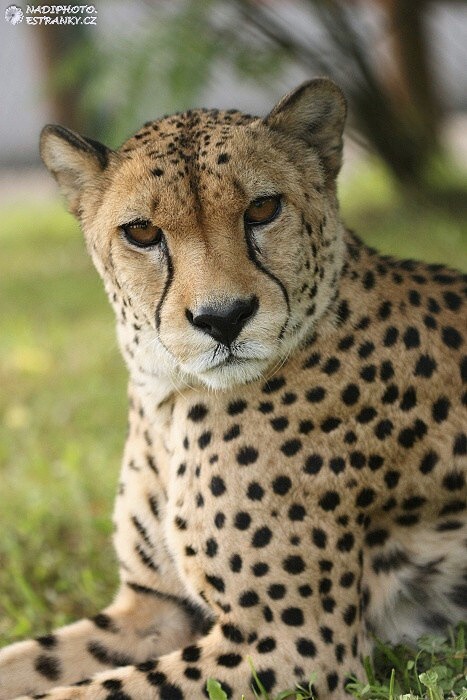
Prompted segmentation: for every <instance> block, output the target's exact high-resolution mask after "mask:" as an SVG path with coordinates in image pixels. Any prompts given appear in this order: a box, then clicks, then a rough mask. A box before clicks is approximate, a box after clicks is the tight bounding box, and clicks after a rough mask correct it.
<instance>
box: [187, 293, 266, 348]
mask: <svg viewBox="0 0 467 700" xmlns="http://www.w3.org/2000/svg"><path fill="white" fill-rule="evenodd" d="M258 306H259V303H258V298H257V297H256V296H252V297H250V299H234V300H233V301H229V302H225V303H224V302H223V303H220V304H216V305H214V304H213V305H212V306H201V307H200V308H199V309H197V310H196V312H195V313H192V312H191V311H190V310H189V309H186V311H185V315H186V317H187V319H188V320H189V322H190V323H191V324H192V325H193V326H195V328H198V329H199V330H201V331H203V333H207V334H208V335H210V336H211V337H212V338H214V340H217V341H218V342H219V343H222V344H223V345H227V346H229V345H230V344H231V343H233V341H234V340H235V338H237V337H238V336H239V335H240V332H241V330H242V328H243V327H244V326H245V325H246V323H247V322H248V321H249V320H250V319H251V318H253V316H254V315H255V313H256V312H257V310H258Z"/></svg>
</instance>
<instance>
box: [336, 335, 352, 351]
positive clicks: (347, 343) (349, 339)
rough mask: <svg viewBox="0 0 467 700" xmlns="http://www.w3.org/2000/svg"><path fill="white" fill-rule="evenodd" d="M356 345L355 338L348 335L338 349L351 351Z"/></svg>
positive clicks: (341, 341)
mask: <svg viewBox="0 0 467 700" xmlns="http://www.w3.org/2000/svg"><path fill="white" fill-rule="evenodd" d="M354 343H355V338H354V336H353V335H346V336H345V337H344V338H342V340H340V341H339V344H338V346H337V347H338V349H339V350H344V351H345V350H350V348H351V347H352V346H353V345H354Z"/></svg>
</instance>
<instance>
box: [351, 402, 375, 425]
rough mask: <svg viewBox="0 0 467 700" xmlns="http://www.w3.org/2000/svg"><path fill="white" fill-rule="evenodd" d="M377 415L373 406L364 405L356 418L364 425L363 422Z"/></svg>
mask: <svg viewBox="0 0 467 700" xmlns="http://www.w3.org/2000/svg"><path fill="white" fill-rule="evenodd" d="M377 415H378V414H377V412H376V410H375V409H374V408H373V406H364V407H363V408H362V410H361V411H360V413H358V415H357V416H356V418H357V421H358V422H359V423H362V424H363V425H364V424H365V423H370V422H371V421H372V420H373V419H374V418H376V416H377Z"/></svg>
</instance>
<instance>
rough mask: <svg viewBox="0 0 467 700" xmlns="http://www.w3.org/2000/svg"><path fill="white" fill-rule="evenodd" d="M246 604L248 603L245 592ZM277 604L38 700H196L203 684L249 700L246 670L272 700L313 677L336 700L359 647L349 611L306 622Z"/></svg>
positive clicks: (309, 616)
mask: <svg viewBox="0 0 467 700" xmlns="http://www.w3.org/2000/svg"><path fill="white" fill-rule="evenodd" d="M274 595H275V593H274ZM251 600H252V601H253V600H256V599H255V598H254V592H253V591H252V592H251ZM278 602H279V605H277V601H276V604H274V605H273V606H271V607H270V606H269V605H264V606H259V605H258V607H257V608H256V609H255V610H254V611H253V610H249V611H248V612H247V611H246V610H245V609H243V611H242V615H241V617H239V616H238V615H235V616H231V615H228V616H227V615H223V616H222V617H221V618H220V620H219V622H218V623H216V625H215V626H214V627H213V628H212V630H211V632H210V633H209V634H208V635H207V636H205V637H203V638H202V639H200V640H199V642H198V643H196V644H192V645H190V646H187V647H184V648H182V649H180V650H177V651H174V652H171V653H170V654H166V655H164V656H161V657H159V658H158V659H154V660H148V661H145V662H143V663H140V664H137V665H132V666H126V667H122V668H118V669H115V670H113V671H105V672H103V673H99V674H97V675H96V676H94V677H93V679H92V680H91V681H90V682H88V683H86V684H82V685H79V686H74V687H62V688H55V689H54V690H52V691H50V692H49V693H48V694H47V695H45V696H42V697H46V698H48V699H49V700H198V699H199V700H202V699H203V698H205V697H206V684H207V681H208V679H209V678H213V679H216V680H218V681H219V682H220V683H221V686H222V687H223V689H224V690H225V692H226V694H227V697H228V698H229V699H231V700H240V698H241V697H242V695H244V696H245V698H246V700H250V699H251V700H252V699H253V697H254V693H253V689H255V690H256V691H259V688H258V686H257V685H256V681H255V679H254V677H253V675H252V670H251V665H250V664H252V665H253V667H254V668H255V669H256V673H257V677H258V678H259V679H260V681H261V683H262V685H263V686H264V687H265V688H266V690H267V691H268V692H270V693H271V694H272V695H275V694H276V693H277V692H279V691H284V690H286V689H291V690H292V689H293V688H294V686H295V685H296V683H297V682H301V683H302V684H305V685H307V682H308V679H309V678H310V675H311V674H312V673H313V672H315V671H316V672H317V681H316V688H315V689H316V691H317V694H318V695H319V697H320V698H321V699H324V698H332V699H333V700H340V699H342V700H343V699H344V698H345V697H347V696H346V693H345V686H346V682H347V679H348V677H349V676H350V675H356V674H358V675H361V673H362V668H361V651H362V649H365V646H366V640H365V634H364V630H363V627H362V626H361V624H360V623H359V620H358V611H357V608H356V606H355V605H354V604H349V605H347V606H345V607H344V608H340V609H339V610H334V614H330V613H327V614H324V615H323V614H319V615H314V614H313V610H312V608H314V607H315V606H309V607H307V606H304V607H303V608H300V607H294V606H284V605H283V604H282V603H283V601H278ZM314 612H315V613H316V608H315V610H314ZM249 613H251V614H249ZM328 618H329V619H328ZM342 620H344V625H342ZM337 628H339V629H337ZM359 652H360V653H359ZM291 697H292V696H291Z"/></svg>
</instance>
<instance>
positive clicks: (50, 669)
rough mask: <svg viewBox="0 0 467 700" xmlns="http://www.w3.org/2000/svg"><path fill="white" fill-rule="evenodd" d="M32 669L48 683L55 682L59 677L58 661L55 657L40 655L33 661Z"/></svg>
mask: <svg viewBox="0 0 467 700" xmlns="http://www.w3.org/2000/svg"><path fill="white" fill-rule="evenodd" d="M34 668H35V669H36V671H37V672H38V673H40V674H41V676H44V677H45V678H47V680H49V681H56V680H58V679H59V678H60V675H61V667H60V661H59V659H57V658H56V657H55V656H48V655H46V654H40V656H38V657H37V659H35V661H34Z"/></svg>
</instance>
